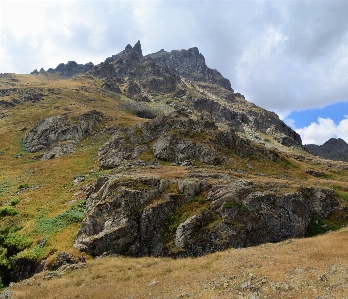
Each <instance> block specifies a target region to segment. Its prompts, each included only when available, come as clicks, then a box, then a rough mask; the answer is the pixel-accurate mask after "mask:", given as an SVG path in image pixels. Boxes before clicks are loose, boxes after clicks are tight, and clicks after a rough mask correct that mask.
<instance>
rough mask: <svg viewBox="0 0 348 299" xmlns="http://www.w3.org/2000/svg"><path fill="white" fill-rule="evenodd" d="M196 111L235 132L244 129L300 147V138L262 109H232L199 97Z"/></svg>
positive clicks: (274, 115) (281, 142)
mask: <svg viewBox="0 0 348 299" xmlns="http://www.w3.org/2000/svg"><path fill="white" fill-rule="evenodd" d="M194 108H195V109H197V110H198V111H205V112H208V116H210V117H211V119H212V120H214V121H216V122H223V123H225V124H227V125H229V126H231V127H232V128H234V129H235V130H237V131H241V132H244V131H245V128H246V127H247V128H248V129H249V128H250V129H251V130H253V131H255V132H257V131H259V132H262V133H264V134H267V135H270V136H272V137H273V138H274V139H275V140H276V141H277V142H279V143H280V144H282V145H285V146H288V147H290V146H297V147H301V146H302V140H301V136H300V135H299V134H298V133H296V132H295V131H294V130H292V129H291V128H290V127H288V126H287V125H286V124H285V123H284V122H283V121H281V120H280V119H279V117H278V115H276V114H275V113H274V112H270V111H266V110H264V109H261V108H258V109H248V110H246V109H242V110H241V109H233V107H230V106H228V105H222V104H220V103H219V102H217V101H214V100H212V99H209V98H205V97H201V98H199V99H197V100H196V101H195V102H194ZM254 108H256V106H255V107H254Z"/></svg>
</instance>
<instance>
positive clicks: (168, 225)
mask: <svg viewBox="0 0 348 299" xmlns="http://www.w3.org/2000/svg"><path fill="white" fill-rule="evenodd" d="M186 219H187V214H186V213H183V214H181V215H179V214H177V213H170V214H169V215H168V217H167V219H166V221H165V223H164V233H163V237H164V239H165V240H166V242H170V241H172V239H173V238H174V235H175V233H176V229H177V228H178V226H179V225H180V223H182V222H184V221H185V220H186Z"/></svg>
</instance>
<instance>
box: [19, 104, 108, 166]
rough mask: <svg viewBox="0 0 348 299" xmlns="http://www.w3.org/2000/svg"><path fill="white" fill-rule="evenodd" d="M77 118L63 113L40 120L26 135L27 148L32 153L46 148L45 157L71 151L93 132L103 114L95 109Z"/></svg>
mask: <svg viewBox="0 0 348 299" xmlns="http://www.w3.org/2000/svg"><path fill="white" fill-rule="evenodd" d="M76 118H77V121H76V122H73V121H72V120H71V119H70V118H69V117H68V116H67V115H61V116H51V117H49V118H46V119H44V120H42V121H40V122H39V123H37V124H36V125H35V126H34V127H33V128H32V129H31V130H29V132H28V133H27V134H26V135H25V136H24V138H23V144H24V147H25V149H26V150H27V151H28V152H30V153H34V152H38V151H41V150H45V152H44V154H43V159H52V158H54V157H59V156H62V155H65V154H67V153H70V152H72V151H74V148H75V145H76V143H77V142H79V141H80V140H82V139H83V138H85V137H86V136H88V135H89V134H91V133H92V131H93V127H94V126H95V125H96V124H97V123H99V122H100V121H102V119H103V114H102V113H101V112H98V111H95V110H93V111H90V112H87V113H84V114H81V115H78V116H77V117H76Z"/></svg>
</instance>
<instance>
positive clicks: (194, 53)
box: [146, 47, 233, 91]
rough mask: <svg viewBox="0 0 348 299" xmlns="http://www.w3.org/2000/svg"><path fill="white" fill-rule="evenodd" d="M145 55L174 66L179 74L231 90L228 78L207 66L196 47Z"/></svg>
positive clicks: (165, 64)
mask: <svg viewBox="0 0 348 299" xmlns="http://www.w3.org/2000/svg"><path fill="white" fill-rule="evenodd" d="M146 57H149V58H151V59H153V60H154V61H155V62H156V63H159V64H161V65H164V66H168V67H172V68H174V69H175V70H177V71H178V72H179V74H180V75H181V76H183V77H185V78H187V79H189V80H192V81H201V82H202V81H203V82H209V83H213V84H216V85H219V86H222V87H223V88H225V89H227V90H230V91H233V89H232V88H231V83H230V81H229V80H228V79H226V78H224V77H223V76H222V75H221V74H220V73H219V72H218V71H217V70H214V69H210V68H208V67H207V65H206V64H205V58H204V56H203V55H202V54H201V53H199V50H198V48H196V47H194V48H190V49H188V50H180V51H178V50H173V51H171V52H166V51H164V50H161V51H159V52H157V53H154V54H149V55H147V56H146Z"/></svg>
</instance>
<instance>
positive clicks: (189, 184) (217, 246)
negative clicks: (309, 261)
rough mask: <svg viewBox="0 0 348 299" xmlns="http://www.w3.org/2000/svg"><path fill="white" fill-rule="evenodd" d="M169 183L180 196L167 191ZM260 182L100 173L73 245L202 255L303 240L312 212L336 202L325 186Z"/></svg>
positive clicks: (322, 212) (323, 211) (95, 250)
mask: <svg viewBox="0 0 348 299" xmlns="http://www.w3.org/2000/svg"><path fill="white" fill-rule="evenodd" d="M171 184H174V185H175V184H176V185H177V190H178V193H171V192H169V191H167V190H172V189H173V188H170V185H171ZM255 187H257V186H254V185H253V184H252V183H251V182H248V181H243V180H235V181H232V182H228V183H227V182H226V183H225V184H222V185H215V186H211V185H209V184H207V183H205V182H204V181H197V180H185V181H180V180H179V181H168V180H165V179H161V178H158V177H138V178H131V177H124V176H118V175H114V176H110V177H101V178H99V179H98V180H97V181H96V183H95V184H94V187H93V192H92V193H91V194H90V195H89V197H88V198H87V211H86V218H85V219H84V220H83V222H82V225H81V228H80V230H79V232H78V235H77V237H76V241H75V247H76V248H78V249H80V250H82V251H86V252H87V253H89V254H92V255H101V254H104V253H116V254H123V255H131V256H146V255H154V256H167V255H170V256H200V255H202V254H206V253H211V252H215V251H220V250H224V249H227V248H230V247H246V246H252V245H257V244H261V243H264V242H277V241H281V240H284V239H287V238H293V237H304V236H305V234H306V231H307V227H308V225H309V223H310V220H311V217H312V216H313V215H317V216H318V217H323V218H325V217H327V216H328V215H329V214H330V213H331V212H332V211H333V208H334V206H335V200H334V193H333V192H332V191H328V190H324V189H305V190H302V189H300V190H299V191H298V192H294V193H288V194H283V195H276V194H272V193H270V192H267V191H254V189H255ZM202 191H205V192H203V193H202ZM207 191H208V192H207ZM202 194H206V195H202ZM197 196H198V197H197ZM197 200H199V202H200V205H201V208H200V209H198V210H197V211H194V210H190V213H191V214H192V215H191V216H190V215H188V214H181V215H180V214H178V211H179V209H180V208H182V207H184V206H188V207H189V206H190V204H191V203H192V202H193V201H197ZM177 219H180V220H179V222H178V223H176V225H175V226H174V230H173V225H174V223H175V221H177Z"/></svg>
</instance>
